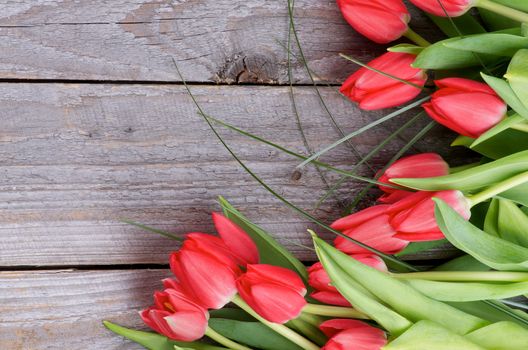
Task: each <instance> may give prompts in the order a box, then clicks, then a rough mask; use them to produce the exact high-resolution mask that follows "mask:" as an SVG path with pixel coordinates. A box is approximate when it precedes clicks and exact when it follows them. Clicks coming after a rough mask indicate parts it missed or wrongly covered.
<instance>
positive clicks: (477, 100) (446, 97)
mask: <svg viewBox="0 0 528 350" xmlns="http://www.w3.org/2000/svg"><path fill="white" fill-rule="evenodd" d="M435 84H436V86H438V88H439V90H437V91H436V92H435V93H434V94H433V96H432V98H431V101H430V102H427V103H424V104H423V107H424V108H425V110H426V112H427V113H428V114H429V116H431V118H433V119H434V120H436V121H437V122H439V123H440V124H442V125H444V126H446V127H448V128H450V129H451V130H454V131H456V132H457V133H459V134H461V135H464V136H468V137H472V138H477V137H479V136H480V135H482V134H483V133H484V132H486V131H488V130H489V129H491V128H492V127H494V126H495V125H497V124H498V123H499V122H500V121H501V120H502V119H504V117H505V116H506V110H507V106H506V104H505V103H504V101H502V100H501V98H500V97H499V96H497V94H496V93H495V91H493V89H491V88H490V87H489V86H488V85H486V84H484V83H479V82H477V81H473V80H469V79H463V78H446V79H441V80H437V81H435Z"/></svg>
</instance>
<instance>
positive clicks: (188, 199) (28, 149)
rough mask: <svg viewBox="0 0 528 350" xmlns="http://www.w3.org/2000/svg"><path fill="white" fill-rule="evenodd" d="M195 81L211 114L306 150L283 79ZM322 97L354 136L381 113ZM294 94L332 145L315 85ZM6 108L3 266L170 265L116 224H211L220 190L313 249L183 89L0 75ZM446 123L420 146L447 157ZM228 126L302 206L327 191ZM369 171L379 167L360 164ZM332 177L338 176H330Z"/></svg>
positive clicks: (147, 242) (160, 250)
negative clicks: (222, 83)
mask: <svg viewBox="0 0 528 350" xmlns="http://www.w3.org/2000/svg"><path fill="white" fill-rule="evenodd" d="M193 90H194V92H195V94H196V96H197V98H198V100H199V101H200V102H201V103H202V105H203V107H204V108H205V110H206V111H208V112H211V113H213V114H214V116H216V117H218V118H220V119H223V120H226V121H228V122H231V123H233V124H236V125H238V126H240V127H242V128H244V129H247V130H249V131H251V132H254V133H257V134H259V135H262V136H263V137H265V138H268V139H270V140H272V141H274V142H276V143H279V144H282V145H284V146H287V147H289V148H291V149H294V150H296V151H298V152H302V153H306V149H305V148H304V146H303V142H302V140H301V137H300V133H299V130H298V128H297V124H296V121H295V118H294V116H293V114H292V112H291V101H290V98H289V95H288V89H287V88H285V87H284V88H283V87H280V88H278V87H276V88H267V87H227V88H226V87H215V86H202V87H195V88H193ZM322 93H323V96H324V97H325V99H326V100H327V102H328V104H329V106H331V109H332V110H333V111H335V117H336V119H337V121H338V123H339V124H341V125H342V126H343V128H344V130H345V131H347V132H350V131H352V130H354V129H356V128H357V127H359V126H362V125H365V124H366V123H368V122H369V121H371V120H373V118H377V117H379V115H380V114H379V113H362V112H360V111H359V110H358V109H357V108H356V107H354V106H353V105H352V104H350V103H349V102H348V101H345V100H344V99H342V98H341V97H340V96H338V95H337V93H336V92H335V91H334V90H333V89H329V88H325V89H322ZM296 99H297V102H298V106H299V108H300V112H301V119H302V123H303V126H304V129H305V133H306V135H307V137H308V140H309V143H310V146H311V147H312V148H314V149H319V148H321V147H322V146H324V145H327V144H329V143H330V142H333V141H335V140H336V139H337V138H338V135H337V133H336V132H335V131H334V129H333V128H332V126H331V123H330V121H329V120H328V117H327V116H326V115H325V113H324V112H323V110H322V109H321V107H320V105H319V101H318V99H317V98H316V96H315V94H314V93H313V91H312V90H311V89H310V88H298V89H296ZM0 113H1V115H2V129H1V131H0V159H1V160H2V162H1V163H0V173H1V174H2V181H1V182H0V237H1V239H0V251H1V254H0V266H16V265H62V266H74V265H77V264H87V265H91V264H129V263H166V258H167V254H168V253H169V252H170V251H171V250H172V249H174V247H175V246H174V245H172V244H168V243H167V240H166V239H164V238H161V237H157V236H155V235H153V234H151V233H145V232H141V230H139V229H136V228H134V227H131V226H129V225H126V224H122V223H120V222H119V220H120V219H121V218H128V219H132V220H135V221H140V222H144V223H147V224H151V225H156V226H158V227H162V228H166V229H170V230H172V231H174V232H176V233H183V232H188V231H196V230H204V231H209V232H210V231H211V225H210V219H209V212H210V211H212V210H218V206H217V205H216V204H215V198H216V197H217V196H218V195H224V196H225V197H226V198H228V199H229V200H231V201H232V202H233V204H235V205H236V206H237V207H239V208H240V210H242V211H243V212H244V213H246V214H247V215H248V216H249V217H250V218H251V219H253V220H255V221H256V222H257V223H260V224H262V225H263V226H264V227H266V228H268V229H269V230H270V231H271V232H272V233H273V234H275V235H276V236H277V237H279V240H280V241H281V242H282V243H283V244H285V245H286V246H287V247H288V248H290V249H291V250H292V251H293V252H294V253H296V254H297V255H298V256H299V257H300V258H302V259H306V260H310V259H313V257H314V256H313V253H312V252H310V251H309V250H306V249H303V248H302V247H300V246H299V245H298V244H309V239H308V237H307V234H306V228H307V226H308V225H307V222H306V221H305V220H304V219H301V218H299V217H298V216H297V215H296V214H294V213H292V212H291V211H290V210H289V209H287V208H285V207H284V206H283V205H281V204H280V203H279V202H278V201H277V200H275V199H274V198H273V197H272V196H271V195H269V194H268V193H267V192H266V191H265V190H264V189H262V188H261V187H259V186H258V185H257V184H256V182H255V181H254V180H253V179H251V178H250V177H249V176H248V175H247V174H246V173H245V172H244V171H243V170H242V169H241V168H240V167H239V166H238V165H237V164H236V163H235V162H234V161H233V160H232V158H231V156H230V155H229V154H228V153H227V152H226V151H225V150H224V149H223V148H222V146H221V145H220V144H219V143H218V142H217V140H216V139H214V136H213V135H212V133H211V132H210V130H209V129H208V127H207V126H206V125H205V123H204V122H203V121H202V120H201V119H200V117H199V116H198V115H197V114H196V112H195V108H194V106H193V105H192V103H191V101H190V98H189V96H188V95H187V94H186V92H185V90H184V89H183V87H181V86H159V85H156V86H146V85H126V86H118V85H93V84H89V85H71V84H70V85H63V84H0ZM405 118H406V117H402V119H399V120H396V121H394V123H392V124H390V123H389V124H388V125H387V126H382V127H378V128H376V129H374V130H372V131H369V132H368V133H366V134H365V135H362V136H360V137H358V138H357V139H354V142H355V143H356V145H357V148H358V150H359V151H360V152H361V153H362V154H366V153H367V152H368V151H369V150H370V149H371V148H372V147H373V146H374V145H376V144H377V143H378V142H379V141H380V140H381V139H383V138H384V137H386V136H387V135H388V133H389V130H391V129H392V130H394V128H395V126H396V125H397V124H400V123H401V121H402V120H403V119H405ZM425 121H426V120H424V122H425ZM416 131H417V129H416V128H414V129H413V130H412V131H411V130H410V131H409V132H407V133H406V134H405V135H404V138H406V139H409V138H410V137H411V136H412V133H413V132H416ZM438 131H439V132H437V133H434V134H433V135H434V137H428V138H426V139H424V140H423V142H422V143H421V144H420V145H419V146H420V147H422V148H424V149H427V150H431V149H435V150H442V149H443V150H444V151H445V152H448V150H447V149H446V148H445V146H443V147H442V146H441V145H446V144H448V139H450V138H451V137H450V136H449V135H447V134H445V133H443V132H442V129H440V128H439V129H438ZM222 133H223V135H224V136H225V137H226V139H227V140H228V141H229V143H230V144H231V145H232V146H233V147H234V148H235V149H236V150H237V152H238V153H239V154H240V156H241V158H242V159H244V160H246V161H247V162H248V164H249V165H250V167H251V168H252V169H253V170H254V171H255V172H256V173H257V174H259V176H261V177H262V178H263V179H264V180H265V181H267V182H269V183H270V184H271V185H272V186H273V187H274V188H275V189H277V190H278V191H279V192H280V193H281V194H283V195H284V196H286V197H287V198H289V199H290V200H291V201H293V202H294V203H296V204H298V205H299V206H300V207H302V208H305V209H308V210H311V209H313V206H314V204H315V203H316V201H317V200H318V198H319V197H320V196H321V195H323V194H324V192H325V191H326V186H325V185H324V183H323V182H322V181H321V178H320V177H319V176H318V174H317V173H316V171H315V170H314V169H313V168H311V167H308V168H307V169H306V170H305V172H304V173H303V175H302V177H301V178H300V179H295V178H292V174H293V171H294V169H295V166H296V165H297V164H298V161H297V160H295V159H292V158H291V157H288V156H286V155H284V154H283V153H281V152H279V151H276V150H274V149H271V148H269V147H267V146H264V145H262V144H260V143H258V142H256V141H251V140H249V139H247V138H245V137H243V136H241V135H238V134H235V133H233V132H228V131H226V130H222ZM402 144H403V141H402V140H397V141H395V142H393V143H392V144H391V145H390V146H389V147H387V148H386V149H385V150H384V151H383V152H382V154H380V155H379V156H378V157H376V158H375V159H374V160H373V163H372V167H373V168H374V169H378V168H380V167H381V166H382V164H384V162H385V161H386V160H387V159H388V158H390V157H391V156H392V155H393V154H394V153H395V152H396V151H397V150H398V149H399V148H400V147H401V145H402ZM445 152H444V153H445ZM325 159H326V160H328V161H330V162H332V163H333V164H336V165H338V166H341V167H342V168H345V169H347V168H350V167H351V166H352V165H353V164H354V163H355V162H356V161H357V158H356V157H355V156H354V155H353V154H352V152H351V151H350V150H349V149H347V148H346V147H341V148H339V149H336V150H335V151H332V152H331V153H330V154H329V155H328V156H327V157H326V158H325ZM362 173H363V174H365V175H370V174H372V172H371V171H370V170H369V169H366V168H365V169H363V171H362ZM327 175H328V176H329V181H330V182H331V183H333V181H334V180H335V179H336V177H335V176H333V175H332V174H327ZM359 186H362V184H358V183H357V182H353V181H352V182H349V183H348V184H347V185H346V186H344V187H343V188H342V189H341V191H340V192H339V197H340V198H341V199H343V200H346V199H350V198H352V197H353V196H354V195H355V193H356V192H357V189H358V188H359ZM311 212H312V213H314V215H316V216H318V217H320V218H321V219H322V220H324V221H327V222H328V221H331V220H333V219H334V218H336V217H337V216H338V215H339V212H340V208H339V206H338V204H337V201H336V200H335V199H331V200H330V201H329V202H328V203H327V204H326V205H323V206H322V207H321V208H320V209H319V210H311Z"/></svg>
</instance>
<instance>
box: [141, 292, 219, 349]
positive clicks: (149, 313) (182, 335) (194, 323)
mask: <svg viewBox="0 0 528 350" xmlns="http://www.w3.org/2000/svg"><path fill="white" fill-rule="evenodd" d="M154 301H155V305H154V306H151V307H149V308H147V309H145V310H143V311H141V313H140V315H141V318H142V319H143V321H144V322H145V324H147V326H149V327H150V328H152V329H153V330H155V331H156V332H158V333H160V334H163V335H165V336H166V337H169V338H171V339H173V340H179V341H194V340H197V339H200V338H201V337H203V336H204V334H205V330H206V329H207V321H208V319H209V313H208V312H207V310H206V309H204V308H203V307H201V306H200V305H198V304H197V303H195V302H194V301H193V300H192V299H191V298H189V297H188V296H186V295H185V294H183V293H181V292H179V291H177V290H174V289H166V290H165V291H163V292H156V293H155V294H154Z"/></svg>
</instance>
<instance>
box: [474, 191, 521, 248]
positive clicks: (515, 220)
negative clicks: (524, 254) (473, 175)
mask: <svg viewBox="0 0 528 350" xmlns="http://www.w3.org/2000/svg"><path fill="white" fill-rule="evenodd" d="M484 231H485V232H486V233H488V234H491V235H494V236H496V237H500V238H502V239H505V240H507V241H510V242H512V243H515V244H518V245H520V246H523V247H528V216H527V215H526V214H525V213H524V212H523V211H522V210H521V209H520V208H519V207H518V206H517V205H515V204H514V203H513V202H512V201H509V200H505V199H493V200H492V202H491V205H490V208H489V210H488V213H487V215H486V221H485V222H484Z"/></svg>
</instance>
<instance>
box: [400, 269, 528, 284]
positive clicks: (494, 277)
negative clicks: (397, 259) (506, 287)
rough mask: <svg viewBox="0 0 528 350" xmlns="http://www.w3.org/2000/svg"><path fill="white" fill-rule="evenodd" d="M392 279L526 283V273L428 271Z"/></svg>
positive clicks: (405, 274)
mask: <svg viewBox="0 0 528 350" xmlns="http://www.w3.org/2000/svg"><path fill="white" fill-rule="evenodd" d="M391 276H392V277H394V278H397V279H402V280H407V279H411V280H413V279H420V280H427V281H443V282H526V281H528V273H526V272H502V271H427V272H410V273H394V274H391Z"/></svg>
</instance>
